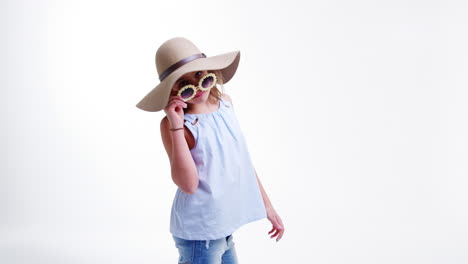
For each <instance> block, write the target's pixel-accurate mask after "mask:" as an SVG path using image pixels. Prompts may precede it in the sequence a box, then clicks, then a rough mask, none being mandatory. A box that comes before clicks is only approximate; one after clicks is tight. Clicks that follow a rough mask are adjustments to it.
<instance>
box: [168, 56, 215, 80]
mask: <svg viewBox="0 0 468 264" xmlns="http://www.w3.org/2000/svg"><path fill="white" fill-rule="evenodd" d="M199 58H206V55H205V53H199V54H195V55H192V56H189V57H187V58H185V59H181V60H180V61H178V62H176V63H174V64H172V65H171V66H170V67H169V68H167V69H166V70H165V71H164V72H163V73H161V74H160V75H159V81H162V80H164V78H166V77H167V76H168V75H169V74H171V73H172V72H173V71H175V70H177V69H178V68H180V67H181V66H182V65H184V64H187V63H189V62H191V61H193V60H196V59H199Z"/></svg>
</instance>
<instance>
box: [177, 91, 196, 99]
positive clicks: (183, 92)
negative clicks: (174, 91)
mask: <svg viewBox="0 0 468 264" xmlns="http://www.w3.org/2000/svg"><path fill="white" fill-rule="evenodd" d="M193 92H194V91H193V89H192V88H187V89H185V90H183V91H182V93H181V94H180V96H181V97H182V98H184V99H185V98H189V97H190V96H192V94H193Z"/></svg>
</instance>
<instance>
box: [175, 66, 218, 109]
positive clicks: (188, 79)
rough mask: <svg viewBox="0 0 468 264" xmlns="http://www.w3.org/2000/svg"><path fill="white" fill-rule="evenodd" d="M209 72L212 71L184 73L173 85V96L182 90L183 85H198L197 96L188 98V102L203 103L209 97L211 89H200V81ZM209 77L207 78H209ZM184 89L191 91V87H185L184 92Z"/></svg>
mask: <svg viewBox="0 0 468 264" xmlns="http://www.w3.org/2000/svg"><path fill="white" fill-rule="evenodd" d="M208 73H210V72H208V71H195V72H189V73H186V74H184V75H183V76H182V77H180V78H179V79H178V80H177V81H176V82H175V83H174V85H173V87H172V90H171V96H177V95H178V92H179V90H181V89H182V88H183V87H186V86H187V85H194V86H195V87H197V89H196V92H195V96H194V97H192V98H191V99H190V100H188V101H186V102H187V103H201V102H204V101H205V100H206V99H207V98H208V96H209V94H210V91H211V89H209V90H207V91H202V90H201V89H199V88H200V87H198V85H199V83H200V80H201V79H202V78H203V77H204V76H205V75H206V74H208ZM208 79H210V78H208ZM208 79H207V78H205V80H208ZM213 85H214V84H213ZM184 91H185V92H188V93H190V92H191V89H185V90H183V91H182V92H184Z"/></svg>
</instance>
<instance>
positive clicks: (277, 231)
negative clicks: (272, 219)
mask: <svg viewBox="0 0 468 264" xmlns="http://www.w3.org/2000/svg"><path fill="white" fill-rule="evenodd" d="M279 232H280V231H279V230H278V229H277V230H276V232H275V233H274V234H273V235H271V236H270V238H273V237H275V236H277V235H278V233H279Z"/></svg>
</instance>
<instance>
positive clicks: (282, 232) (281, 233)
mask: <svg viewBox="0 0 468 264" xmlns="http://www.w3.org/2000/svg"><path fill="white" fill-rule="evenodd" d="M283 234H284V230H282V231H281V232H280V234H279V236H278V237H277V238H276V241H279V240H280V239H281V238H282V237H283Z"/></svg>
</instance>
